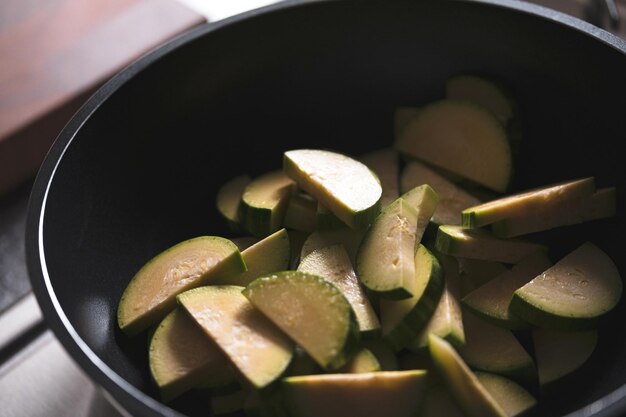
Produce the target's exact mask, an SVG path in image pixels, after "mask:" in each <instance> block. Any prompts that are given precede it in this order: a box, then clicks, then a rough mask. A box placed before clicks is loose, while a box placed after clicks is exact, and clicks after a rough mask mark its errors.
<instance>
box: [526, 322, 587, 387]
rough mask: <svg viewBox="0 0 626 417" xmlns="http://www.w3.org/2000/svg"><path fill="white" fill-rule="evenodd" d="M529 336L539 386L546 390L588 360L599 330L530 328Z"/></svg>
mask: <svg viewBox="0 0 626 417" xmlns="http://www.w3.org/2000/svg"><path fill="white" fill-rule="evenodd" d="M532 340H533V348H534V352H535V357H536V359H537V372H538V374H539V386H540V388H541V390H542V391H548V390H550V388H551V387H552V386H553V384H554V383H555V382H558V381H560V380H561V378H563V377H565V376H567V375H570V374H571V373H573V372H574V371H576V370H577V369H578V368H580V367H581V366H582V365H583V364H584V363H586V362H587V360H589V358H590V357H591V355H592V354H593V352H594V350H595V348H596V345H597V342H598V331H597V329H591V330H584V331H579V332H555V331H553V330H548V329H539V328H537V329H534V330H533V332H532Z"/></svg>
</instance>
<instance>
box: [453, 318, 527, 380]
mask: <svg viewBox="0 0 626 417" xmlns="http://www.w3.org/2000/svg"><path fill="white" fill-rule="evenodd" d="M463 325H464V326H465V345H463V346H460V347H459V348H458V352H459V354H460V355H461V357H462V358H463V360H464V361H465V363H466V364H467V365H468V366H469V367H470V368H472V369H474V370H476V371H485V372H492V373H495V374H498V375H503V376H506V377H508V378H511V379H513V380H515V381H518V382H520V383H522V384H527V385H534V384H535V383H536V381H537V371H536V368H535V362H534V361H533V359H532V357H531V356H530V355H529V354H528V352H527V351H526V350H525V349H524V347H523V346H522V345H521V343H520V342H519V341H518V340H517V338H516V337H515V335H514V334H513V333H512V332H511V331H510V330H508V329H503V328H501V327H498V326H494V325H492V324H490V323H488V322H486V321H485V320H483V319H482V318H480V317H478V316H476V315H474V314H473V313H472V312H471V311H467V310H464V311H463Z"/></svg>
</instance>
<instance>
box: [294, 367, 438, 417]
mask: <svg viewBox="0 0 626 417" xmlns="http://www.w3.org/2000/svg"><path fill="white" fill-rule="evenodd" d="M426 386H427V373H426V371H423V370H413V371H387V372H368V373H360V374H326V375H309V376H296V377H288V378H284V379H283V396H284V399H285V404H286V407H287V410H288V412H289V414H290V415H291V416H293V417H320V416H325V417H345V416H352V417H361V416H363V417H386V416H389V413H390V410H393V415H394V416H395V417H405V416H406V417H414V416H415V415H416V413H417V411H418V409H419V406H420V404H421V402H422V399H423V396H424V391H425V390H426Z"/></svg>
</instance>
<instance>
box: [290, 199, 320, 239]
mask: <svg viewBox="0 0 626 417" xmlns="http://www.w3.org/2000/svg"><path fill="white" fill-rule="evenodd" d="M283 226H284V227H286V228H288V229H293V230H299V231H301V232H309V233H311V232H313V231H315V230H316V229H317V226H318V225H317V201H315V199H314V198H313V197H311V196H310V195H308V194H305V193H295V194H293V195H292V196H291V198H290V199H289V203H287V209H286V210H285V218H284V219H283Z"/></svg>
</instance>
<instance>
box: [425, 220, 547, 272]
mask: <svg viewBox="0 0 626 417" xmlns="http://www.w3.org/2000/svg"><path fill="white" fill-rule="evenodd" d="M435 249H436V250H438V251H439V252H442V253H445V254H447V255H453V256H457V257H459V258H470V259H480V260H485V261H494V262H502V263H508V264H514V263H518V262H519V261H521V260H522V259H524V258H525V257H527V256H528V255H531V254H532V253H534V252H539V251H542V252H547V247H546V246H545V245H542V244H539V243H534V242H530V241H525V240H521V239H519V240H516V239H499V238H497V237H495V236H493V235H492V234H491V233H489V232H487V231H486V230H482V229H464V228H462V227H460V226H450V225H444V226H439V229H438V230H437V237H436V240H435Z"/></svg>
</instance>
